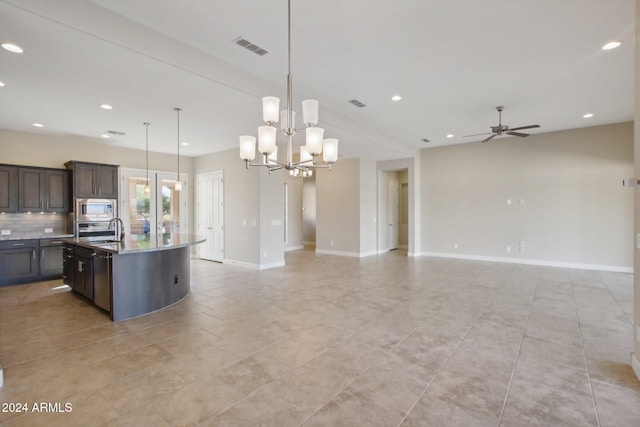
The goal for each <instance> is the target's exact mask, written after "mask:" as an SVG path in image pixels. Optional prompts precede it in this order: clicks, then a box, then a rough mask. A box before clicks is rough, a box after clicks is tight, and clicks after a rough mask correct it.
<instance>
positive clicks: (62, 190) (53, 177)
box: [45, 169, 71, 213]
mask: <svg viewBox="0 0 640 427" xmlns="http://www.w3.org/2000/svg"><path fill="white" fill-rule="evenodd" d="M45 190H46V195H45V196H46V197H45V210H46V211H47V212H61V213H66V212H69V206H70V203H71V202H70V199H69V173H68V172H67V171H65V170H55V169H54V170H47V171H45Z"/></svg>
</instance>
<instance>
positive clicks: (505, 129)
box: [464, 105, 540, 142]
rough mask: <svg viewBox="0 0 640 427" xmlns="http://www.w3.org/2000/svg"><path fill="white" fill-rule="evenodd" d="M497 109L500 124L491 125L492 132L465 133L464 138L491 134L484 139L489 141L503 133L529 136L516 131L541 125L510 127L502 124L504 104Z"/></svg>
mask: <svg viewBox="0 0 640 427" xmlns="http://www.w3.org/2000/svg"><path fill="white" fill-rule="evenodd" d="M496 110H498V126H491V132H486V133H476V134H474V135H465V136H464V138H466V137H469V136H479V135H491V136H489V137H487V138H485V139H483V140H482V142H487V141H489V140H491V139H493V138H495V137H496V136H500V135H502V134H506V135H513V136H521V137H525V136H529V134H528V133H523V132H516V131H518V130H524V129H533V128H539V127H540V125H529V126H519V127H517V128H510V127H509V126H507V125H503V124H502V110H504V107H503V106H502V105H499V106H497V107H496Z"/></svg>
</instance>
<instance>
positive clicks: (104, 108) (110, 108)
mask: <svg viewBox="0 0 640 427" xmlns="http://www.w3.org/2000/svg"><path fill="white" fill-rule="evenodd" d="M100 108H102V109H103V110H113V107H112V106H111V105H109V104H100Z"/></svg>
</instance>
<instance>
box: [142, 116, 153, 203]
mask: <svg viewBox="0 0 640 427" xmlns="http://www.w3.org/2000/svg"><path fill="white" fill-rule="evenodd" d="M143 124H144V126H145V128H146V131H145V133H146V141H147V184H146V185H145V186H144V192H145V193H147V194H149V193H151V186H150V185H149V182H150V181H149V125H150V123H148V122H144V123H143Z"/></svg>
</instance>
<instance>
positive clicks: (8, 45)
mask: <svg viewBox="0 0 640 427" xmlns="http://www.w3.org/2000/svg"><path fill="white" fill-rule="evenodd" d="M2 48H3V49H4V50H8V51H9V52H13V53H23V52H24V49H22V48H21V47H20V46H18V45H17V44H13V43H2Z"/></svg>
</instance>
